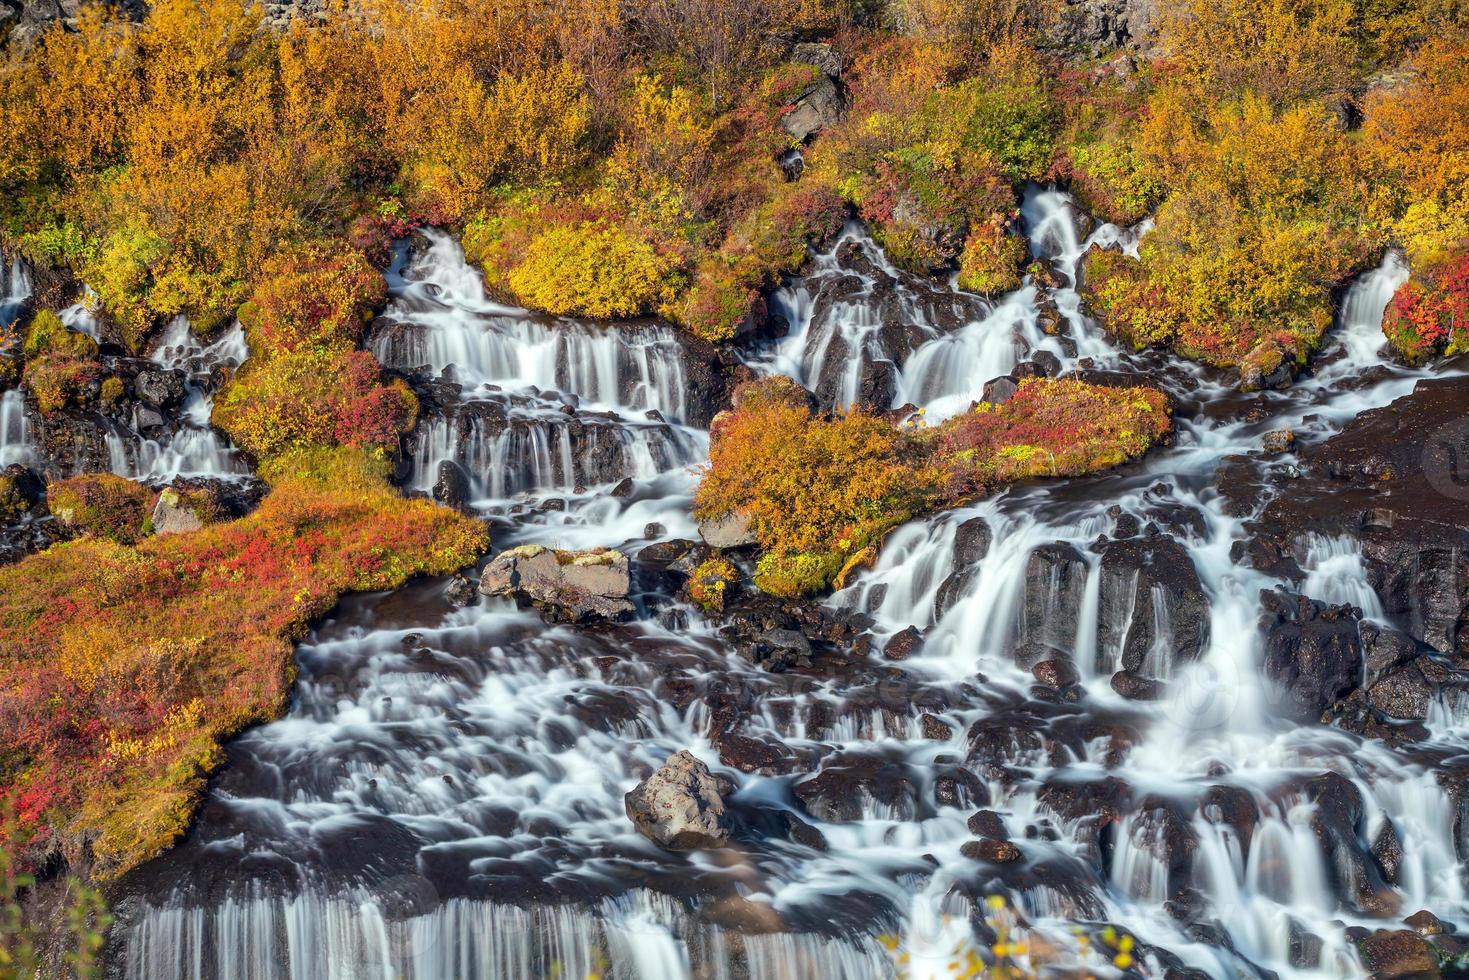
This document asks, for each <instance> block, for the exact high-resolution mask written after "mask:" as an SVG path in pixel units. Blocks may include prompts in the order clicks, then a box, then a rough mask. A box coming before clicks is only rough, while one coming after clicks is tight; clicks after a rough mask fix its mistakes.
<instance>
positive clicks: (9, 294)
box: [0, 253, 31, 328]
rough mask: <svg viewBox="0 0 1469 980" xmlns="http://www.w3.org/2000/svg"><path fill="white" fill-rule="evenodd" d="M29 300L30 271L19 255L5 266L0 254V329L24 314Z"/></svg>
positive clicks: (14, 256) (2, 256)
mask: <svg viewBox="0 0 1469 980" xmlns="http://www.w3.org/2000/svg"><path fill="white" fill-rule="evenodd" d="M30 298H31V270H30V268H29V267H28V266H27V265H26V264H25V261H24V260H23V259H22V258H21V257H20V256H19V255H13V256H11V259H10V263H9V265H8V266H7V265H6V264H5V262H4V255H3V253H0V328H5V327H9V326H10V325H11V324H13V323H15V322H16V320H18V319H20V315H21V314H22V313H24V312H25V306H26V303H27V302H29V300H30Z"/></svg>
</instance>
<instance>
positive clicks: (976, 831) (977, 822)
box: [968, 810, 1010, 840]
mask: <svg viewBox="0 0 1469 980" xmlns="http://www.w3.org/2000/svg"><path fill="white" fill-rule="evenodd" d="M968 827H969V832H970V833H971V834H973V835H974V836H976V837H989V838H992V839H993V840H1009V839H1010V834H1009V833H1008V832H1007V831H1006V830H1005V821H1004V820H1003V819H1002V818H1001V817H1000V815H999V814H998V813H996V812H995V811H993V810H978V811H976V812H974V813H973V814H971V815H970V817H969V823H968Z"/></svg>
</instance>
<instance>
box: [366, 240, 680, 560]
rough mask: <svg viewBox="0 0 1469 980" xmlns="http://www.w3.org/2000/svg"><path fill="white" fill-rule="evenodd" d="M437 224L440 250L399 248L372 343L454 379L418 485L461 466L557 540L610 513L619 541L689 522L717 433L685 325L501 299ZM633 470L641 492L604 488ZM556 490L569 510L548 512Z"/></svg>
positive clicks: (404, 362)
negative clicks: (557, 315)
mask: <svg viewBox="0 0 1469 980" xmlns="http://www.w3.org/2000/svg"><path fill="white" fill-rule="evenodd" d="M425 235H426V240H427V243H428V247H427V248H424V249H422V250H421V251H420V252H418V253H416V254H414V255H412V256H411V257H408V256H405V255H404V254H403V253H402V252H401V251H400V252H399V253H398V254H397V255H396V257H395V260H394V263H393V266H392V267H391V268H390V269H389V270H388V285H389V290H390V296H391V300H390V302H389V305H388V308H387V310H386V311H385V313H384V320H385V321H386V323H387V326H386V327H385V328H382V329H379V330H377V331H376V332H375V333H374V336H373V337H372V338H371V341H370V344H371V347H372V350H373V352H374V353H375V354H376V355H377V357H378V359H379V360H381V361H382V362H383V363H384V364H385V365H387V366H388V367H391V368H397V369H400V370H409V371H411V370H418V371H420V372H424V373H427V374H429V375H431V376H437V377H439V378H442V379H445V380H447V381H449V390H450V392H451V394H450V396H449V398H448V402H447V403H446V404H444V405H443V406H442V407H440V408H438V409H434V408H430V409H429V410H428V411H426V412H425V413H424V415H423V416H422V417H421V418H420V420H419V424H418V427H417V429H416V431H415V432H414V434H413V436H412V447H411V452H412V466H413V468H412V475H411V476H410V478H409V485H410V486H411V487H413V488H414V489H417V490H422V491H425V492H428V491H431V490H432V489H433V488H434V486H435V485H436V484H437V483H439V481H440V479H441V476H442V474H443V473H444V467H445V466H457V467H459V468H461V469H462V471H463V474H464V477H465V478H466V480H467V482H468V485H469V495H470V498H471V499H472V501H473V502H474V503H475V506H476V507H477V508H479V509H480V510H481V511H483V512H485V513H492V512H493V513H506V512H511V511H513V512H514V513H515V515H516V518H517V520H518V521H521V522H522V523H523V524H524V525H526V526H525V527H523V528H522V529H521V533H524V534H528V535H530V536H532V537H536V536H540V537H543V538H546V539H547V540H550V541H554V542H556V543H564V542H569V541H570V540H572V539H577V540H584V539H585V538H586V534H585V531H584V530H583V529H590V528H606V527H608V526H609V522H611V524H612V525H615V526H616V527H617V528H619V529H620V530H622V531H623V532H624V533H623V534H622V536H621V537H615V538H611V539H609V540H610V543H621V542H622V541H624V540H627V539H628V538H636V537H641V536H642V532H643V529H644V527H646V525H647V524H649V523H655V522H658V523H663V524H664V525H665V528H666V529H667V530H669V531H670V532H673V531H677V532H679V533H688V532H689V531H690V530H691V528H692V525H691V524H690V521H689V519H688V516H687V509H688V499H689V494H690V493H691V492H692V488H693V482H694V470H693V467H694V466H695V465H696V464H698V463H700V462H702V461H703V460H704V458H705V457H706V455H707V452H708V437H707V435H706V434H705V433H704V432H703V431H702V430H699V429H695V428H692V427H690V426H688V425H686V424H684V422H685V420H686V418H687V415H688V408H689V406H688V393H689V387H688V383H687V381H686V379H685V377H684V367H683V365H684V358H683V356H682V346H681V341H680V338H679V337H678V335H677V333H676V332H675V330H674V329H673V328H672V327H670V326H668V325H666V324H654V323H647V324H640V325H619V326H618V327H616V328H609V327H606V326H601V325H598V324H588V323H582V322H579V321H574V320H557V319H552V318H547V317H535V316H532V315H531V314H528V313H526V312H525V311H524V310H518V309H515V308H513V307H507V306H504V305H502V304H499V303H495V302H493V301H491V300H490V299H489V298H487V296H486V294H485V290H484V281H483V277H482V276H481V275H480V273H479V271H478V270H477V269H475V268H473V267H472V266H470V265H469V264H468V263H467V262H466V261H465V259H464V253H463V251H462V249H461V248H460V247H459V244H458V243H457V242H456V241H454V239H452V238H450V237H449V236H448V235H445V234H443V233H440V232H436V231H432V230H430V231H428V232H426V233H425ZM624 479H631V480H633V481H634V482H635V483H636V485H637V488H638V489H637V490H636V492H634V493H633V494H631V495H630V496H624V497H621V498H613V497H611V496H610V495H608V494H607V493H606V492H605V491H606V489H607V487H608V486H610V485H612V484H616V483H619V482H620V481H622V480H624ZM547 498H549V499H554V500H556V501H557V502H558V507H559V508H560V509H556V510H544V509H542V510H539V511H537V510H536V508H537V506H538V505H537V504H536V501H538V500H542V499H547ZM536 526H543V527H547V528H548V529H547V530H546V531H544V532H541V533H539V534H538V532H536V531H534V530H532V529H533V528H534V527H536Z"/></svg>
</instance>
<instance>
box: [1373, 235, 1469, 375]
mask: <svg viewBox="0 0 1469 980" xmlns="http://www.w3.org/2000/svg"><path fill="white" fill-rule="evenodd" d="M1382 332H1383V333H1384V334H1385V335H1386V336H1387V339H1388V341H1389V342H1391V344H1392V346H1393V349H1394V350H1395V351H1397V353H1398V355H1399V356H1400V357H1402V358H1403V359H1404V360H1405V361H1407V362H1408V363H1409V364H1421V363H1423V362H1424V361H1427V360H1428V359H1429V358H1431V357H1434V356H1436V355H1438V354H1459V353H1462V352H1463V351H1465V350H1469V253H1464V254H1461V255H1459V256H1457V257H1456V258H1453V259H1451V260H1449V261H1447V262H1445V263H1444V264H1443V265H1442V266H1440V267H1437V268H1434V269H1431V270H1428V271H1427V272H1425V274H1424V275H1422V276H1420V277H1419V279H1418V281H1410V282H1406V283H1404V284H1403V285H1402V287H1401V288H1400V289H1399V290H1398V291H1397V293H1396V294H1395V295H1394V296H1393V298H1392V302H1391V303H1389V304H1388V306H1387V310H1386V312H1385V313H1384V314H1383V318H1382Z"/></svg>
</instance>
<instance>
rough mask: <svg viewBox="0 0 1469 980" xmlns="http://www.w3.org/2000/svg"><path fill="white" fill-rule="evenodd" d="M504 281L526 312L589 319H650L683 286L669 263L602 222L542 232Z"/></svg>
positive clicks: (648, 246) (649, 247) (642, 243)
mask: <svg viewBox="0 0 1469 980" xmlns="http://www.w3.org/2000/svg"><path fill="white" fill-rule="evenodd" d="M507 278H508V282H509V286H510V289H511V291H512V292H513V293H514V294H515V296H516V297H517V298H518V299H519V300H520V301H521V302H523V303H525V304H526V305H528V306H531V307H534V308H536V309H541V310H546V311H548V312H550V313H559V314H565V315H576V316H590V317H631V316H640V315H643V314H648V313H653V312H655V311H656V310H657V309H658V308H659V307H660V306H661V305H662V304H664V303H667V302H669V301H670V300H671V299H672V298H673V297H674V296H675V295H676V294H677V292H678V289H679V287H680V286H681V285H682V282H683V278H682V276H681V274H680V273H679V269H678V263H677V262H676V261H675V260H674V259H673V258H671V257H669V256H668V255H665V254H663V253H661V252H659V251H658V250H657V249H656V248H654V247H653V246H652V245H651V244H649V243H648V242H647V241H646V240H644V239H642V238H640V237H638V236H636V235H634V234H631V233H629V232H627V231H625V230H624V229H622V228H619V227H617V226H615V225H611V224H607V223H604V222H587V223H584V224H580V225H575V226H557V227H552V228H548V229H546V230H545V231H543V232H541V233H540V234H539V235H537V236H536V237H535V238H534V239H533V240H532V241H531V243H530V245H529V247H528V248H527V249H526V252H525V257H524V260H523V261H521V262H520V264H519V265H517V266H516V267H515V268H514V269H512V270H511V271H510V274H509V276H508V277H507Z"/></svg>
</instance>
